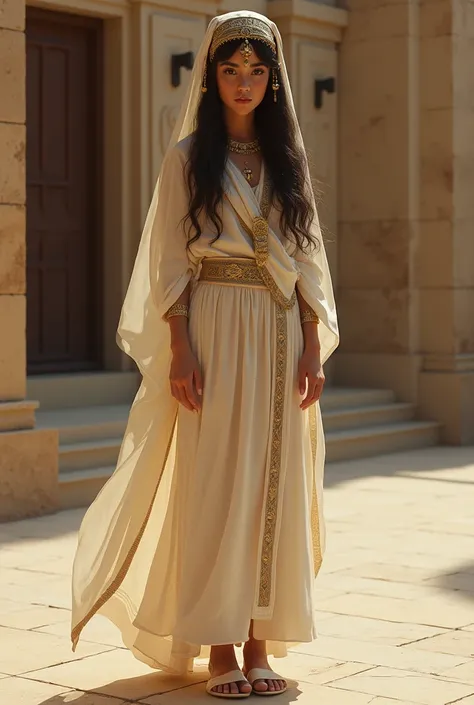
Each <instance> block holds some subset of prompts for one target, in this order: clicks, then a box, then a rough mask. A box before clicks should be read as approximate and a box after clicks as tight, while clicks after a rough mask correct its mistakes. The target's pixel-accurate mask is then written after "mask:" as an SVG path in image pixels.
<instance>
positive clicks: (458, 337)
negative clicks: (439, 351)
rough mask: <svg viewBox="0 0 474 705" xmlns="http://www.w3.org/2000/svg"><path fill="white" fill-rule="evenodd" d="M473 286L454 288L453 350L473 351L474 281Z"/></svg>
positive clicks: (460, 351)
mask: <svg viewBox="0 0 474 705" xmlns="http://www.w3.org/2000/svg"><path fill="white" fill-rule="evenodd" d="M471 286H473V288H469V289H455V290H454V306H455V311H454V333H455V341H454V344H455V352H456V353H459V354H461V355H465V354H468V353H474V281H473V283H472V285H471Z"/></svg>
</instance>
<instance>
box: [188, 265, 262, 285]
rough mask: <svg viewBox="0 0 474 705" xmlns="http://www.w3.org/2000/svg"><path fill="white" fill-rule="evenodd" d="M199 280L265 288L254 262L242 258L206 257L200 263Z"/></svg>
mask: <svg viewBox="0 0 474 705" xmlns="http://www.w3.org/2000/svg"><path fill="white" fill-rule="evenodd" d="M199 279H200V281H205V282H214V283H215V284H233V285H234V286H253V287H258V288H260V289H262V288H263V289H265V288H266V286H265V282H264V281H263V279H262V275H261V274H260V270H259V268H258V267H257V263H256V261H255V260H254V259H250V258H248V259H246V258H243V257H239V258H237V257H207V258H206V259H204V260H203V261H202V268H201V274H200V277H199Z"/></svg>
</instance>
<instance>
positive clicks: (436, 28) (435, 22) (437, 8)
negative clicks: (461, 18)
mask: <svg viewBox="0 0 474 705" xmlns="http://www.w3.org/2000/svg"><path fill="white" fill-rule="evenodd" d="M419 18H420V19H419V23H420V30H419V31H420V36H421V37H443V36H446V35H451V34H452V33H453V19H454V18H453V12H452V4H451V2H449V0H422V2H421V3H420V5H419Z"/></svg>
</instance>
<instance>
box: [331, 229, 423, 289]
mask: <svg viewBox="0 0 474 705" xmlns="http://www.w3.org/2000/svg"><path fill="white" fill-rule="evenodd" d="M409 269H410V226H409V224H408V223H407V222H406V221H392V222H390V221H381V222H378V221H368V222H365V223H360V222H355V223H342V224H341V225H340V228H339V284H340V286H342V287H344V288H346V287H348V288H356V289H368V288H371V289H372V288H374V289H376V288H380V289H386V288H390V289H405V288H406V287H407V286H408V283H409Z"/></svg>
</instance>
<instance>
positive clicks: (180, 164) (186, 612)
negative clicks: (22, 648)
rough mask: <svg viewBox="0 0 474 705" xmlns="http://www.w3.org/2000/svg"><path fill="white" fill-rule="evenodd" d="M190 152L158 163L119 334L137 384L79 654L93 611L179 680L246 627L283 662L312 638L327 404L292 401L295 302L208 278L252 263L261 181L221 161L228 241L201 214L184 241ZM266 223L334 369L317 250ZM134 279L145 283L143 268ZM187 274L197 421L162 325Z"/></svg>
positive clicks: (288, 282)
mask: <svg viewBox="0 0 474 705" xmlns="http://www.w3.org/2000/svg"><path fill="white" fill-rule="evenodd" d="M188 147H189V138H187V139H185V140H183V141H182V142H180V143H179V144H177V145H176V146H175V147H174V148H173V149H172V150H171V151H170V152H169V153H168V155H167V157H166V159H165V162H164V164H163V168H162V174H161V180H160V193H159V199H160V204H161V205H160V208H159V209H158V210H157V212H156V214H155V216H154V220H153V225H152V228H151V234H150V241H149V242H142V247H149V248H150V262H151V267H150V281H149V282H147V286H149V290H150V292H149V296H148V299H147V305H146V306H145V307H144V308H143V307H142V308H143V310H141V312H140V316H133V317H132V316H130V315H127V313H126V311H124V314H123V316H122V320H121V325H120V328H119V337H120V340H121V343H122V346H123V348H124V349H125V351H126V352H128V353H129V354H131V355H132V357H133V358H134V359H135V360H136V362H137V364H138V365H139V367H140V370H141V372H142V374H143V381H142V385H141V387H140V390H139V392H138V394H137V397H136V400H135V402H134V405H133V407H132V410H131V413H130V418H129V422H128V426H127V430H126V433H125V437H124V441H123V445H122V449H121V453H120V458H119V462H118V466H117V469H116V471H115V473H114V475H113V476H112V478H111V479H110V480H109V482H108V483H107V484H106V486H105V487H104V488H103V490H102V491H101V493H100V494H99V496H98V497H97V499H96V500H95V502H94V503H93V504H92V506H91V507H90V508H89V510H88V512H87V514H86V516H85V518H84V520H83V524H82V526H81V530H80V536H79V545H78V550H77V554H76V558H75V562H74V572H73V617H72V639H73V644H74V647H75V645H76V644H77V641H78V639H79V635H80V632H81V630H82V628H83V627H84V625H85V624H86V623H87V622H88V620H89V619H90V618H91V617H92V616H93V615H94V614H95V613H97V612H100V613H102V614H104V615H106V616H107V617H108V618H109V619H111V620H112V621H113V622H114V623H115V624H116V625H117V626H118V627H119V628H120V630H121V632H122V636H123V639H124V643H125V645H126V646H127V647H128V648H130V650H131V651H132V652H133V653H134V655H135V656H136V657H137V658H139V659H141V660H142V661H145V662H146V663H148V664H149V665H150V666H152V667H157V668H164V669H167V670H170V671H172V672H185V671H189V670H191V669H192V664H193V658H195V657H197V656H199V655H203V654H204V653H205V649H203V647H205V646H208V645H210V644H226V643H234V642H240V641H245V640H246V638H247V635H248V629H249V623H250V620H251V619H253V620H254V633H255V636H256V637H257V638H259V639H266V640H268V641H269V642H270V643H269V647H270V652H273V653H274V654H275V655H283V654H285V653H286V643H287V642H295V641H311V639H312V638H313V637H314V634H315V629H314V623H313V611H314V605H313V602H312V585H313V578H314V574H315V573H317V571H318V570H319V567H320V564H321V560H322V554H323V550H324V522H323V510H322V484H323V470H324V437H323V431H322V425H321V417H320V412H319V406H318V405H316V406H314V407H312V408H311V409H310V410H309V411H305V412H302V411H301V410H300V408H299V403H300V401H301V398H300V396H299V392H298V386H297V366H298V361H299V358H300V356H301V352H302V346H303V338H302V331H301V324H300V322H299V311H298V306H297V305H296V306H294V307H293V308H291V307H289V306H288V307H286V308H284V307H282V306H281V305H279V304H278V302H277V301H275V297H274V296H273V295H272V294H271V292H270V290H269V289H267V288H263V287H262V288H251V287H245V286H234V285H230V286H229V285H226V284H216V283H209V282H203V281H200V280H199V275H200V270H201V263H202V260H203V259H204V258H211V257H213V258H216V257H217V258H229V257H231V258H246V259H249V258H250V259H255V257H256V251H255V246H254V242H253V240H252V237H251V236H250V234H249V231H248V229H246V228H243V227H242V223H241V222H240V220H239V218H238V217H237V216H236V212H237V213H238V215H239V217H240V219H242V221H243V222H244V223H245V224H246V225H247V226H248V227H249V228H250V229H251V227H252V221H253V219H254V218H255V217H256V216H258V215H259V214H260V210H259V202H260V201H261V199H262V196H263V184H264V176H262V179H261V183H260V186H259V188H258V189H257V190H256V192H255V193H254V192H253V191H252V189H251V188H250V186H249V185H248V184H247V182H246V181H245V179H244V178H243V176H242V175H241V173H240V172H239V170H238V169H237V168H236V167H235V166H234V165H233V164H232V163H231V162H229V163H228V165H227V168H226V177H225V192H226V199H225V200H224V203H223V207H222V218H223V233H222V235H221V237H220V238H219V239H218V240H217V241H216V242H215V243H214V244H212V243H211V241H212V239H213V237H214V234H213V232H212V231H211V229H210V227H209V225H208V223H207V222H205V221H204V222H203V234H202V236H201V238H200V239H199V240H198V241H197V242H196V243H193V244H192V245H191V248H190V249H186V235H185V231H184V227H183V222H182V221H183V216H185V214H186V213H187V210H188V194H187V188H186V184H185V179H184V168H185V163H186V160H187V152H188ZM155 198H157V194H155ZM268 223H269V226H270V229H269V233H268V251H269V257H268V261H267V262H266V264H265V270H266V273H267V274H268V276H269V277H270V280H271V281H272V282H273V283H274V284H275V288H277V289H278V292H277V293H279V295H280V296H283V298H284V299H290V298H291V296H292V293H293V292H294V289H295V285H296V284H298V289H299V291H300V292H301V294H302V296H303V297H304V299H305V300H306V302H307V303H308V304H309V305H310V306H311V307H312V308H313V309H314V310H315V312H316V313H317V314H318V316H319V318H320V321H321V324H320V342H321V348H322V351H321V354H322V360H323V361H324V360H326V359H327V358H328V356H329V355H330V354H331V352H332V351H333V350H334V348H335V347H336V345H337V340H338V338H337V320H336V314H335V307H334V300H333V296H332V288H331V282H330V278H329V271H328V267H327V261H326V257H325V253H324V247H323V245H322V243H321V246H320V248H319V249H318V250H317V251H316V252H314V253H313V254H312V255H305V254H303V253H302V252H301V251H299V250H296V248H295V246H294V245H293V244H292V243H291V242H289V241H288V240H287V239H286V238H285V237H284V235H283V234H282V233H281V231H280V226H279V212H278V211H277V209H275V208H272V210H271V211H270V215H269V218H268ZM315 227H316V228H317V232H315V233H314V234H315V235H316V236H317V237H318V238H320V232H319V228H318V227H317V223H316V224H315ZM141 274H143V273H141ZM133 278H134V279H133ZM133 278H132V281H134V286H135V287H136V286H137V281H139V280H140V273H139V272H138V271H135V272H134V275H133ZM190 280H192V281H193V289H192V297H191V304H190V321H189V331H190V339H191V343H192V346H193V348H194V351H195V353H196V355H197V357H198V360H199V362H200V364H201V367H202V371H203V376H204V395H203V408H202V411H201V412H200V413H199V414H193V413H192V412H189V411H187V410H185V409H184V408H182V407H180V408H179V409H178V404H177V402H176V401H175V400H174V399H173V398H172V396H171V394H170V390H169V380H168V375H169V366H170V360H171V353H170V347H169V342H170V336H169V327H168V325H167V324H166V323H165V322H164V321H163V316H164V314H165V313H166V311H167V310H168V308H169V307H170V306H171V305H172V304H173V303H174V302H175V301H176V300H177V298H178V297H179V296H180V295H181V293H182V292H183V291H184V289H185V287H186V286H187V284H188V283H189V281H190ZM150 329H151V330H152V331H153V335H152V336H150V335H148V334H147V335H144V331H149V330H150Z"/></svg>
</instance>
